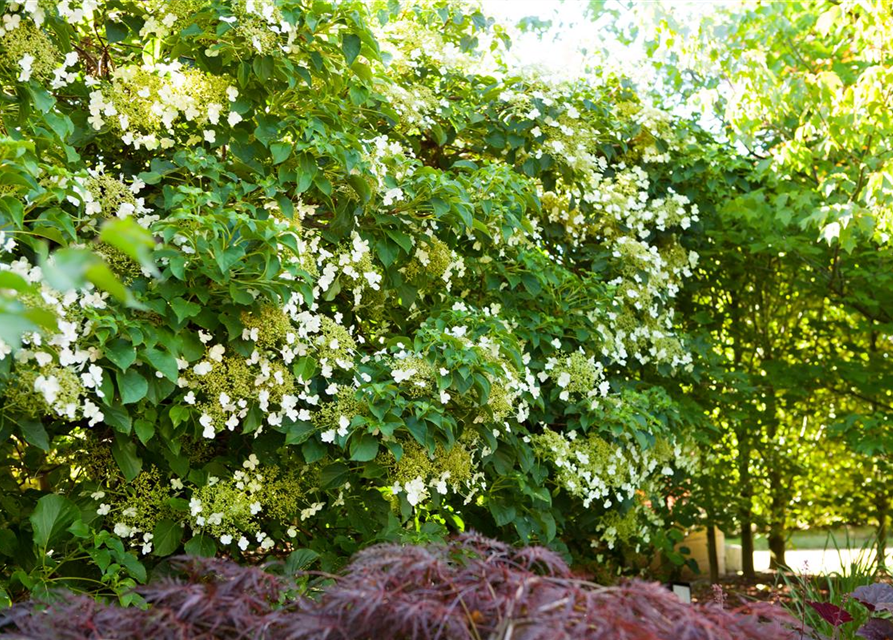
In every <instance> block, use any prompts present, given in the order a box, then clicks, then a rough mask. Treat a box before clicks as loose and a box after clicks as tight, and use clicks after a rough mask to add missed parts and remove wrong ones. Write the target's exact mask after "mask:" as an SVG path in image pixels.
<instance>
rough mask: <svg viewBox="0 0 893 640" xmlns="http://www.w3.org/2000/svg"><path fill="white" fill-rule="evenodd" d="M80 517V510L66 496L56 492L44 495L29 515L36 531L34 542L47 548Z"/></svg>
mask: <svg viewBox="0 0 893 640" xmlns="http://www.w3.org/2000/svg"><path fill="white" fill-rule="evenodd" d="M80 517H81V512H80V510H79V509H78V508H77V506H76V505H75V504H74V503H73V502H72V501H71V500H69V499H68V498H66V497H65V496H60V495H57V494H55V493H51V494H49V495H45V496H43V497H42V498H40V500H38V501H37V506H36V507H35V508H34V511H32V512H31V515H30V516H29V517H28V520H30V521H31V529H32V531H33V532H34V533H33V540H34V544H35V545H37V547H38V548H39V549H42V550H45V549H47V547H48V546H49V544H50V542H53V541H55V540H56V538H58V537H59V535H61V534H62V533H63V532H64V531H65V530H66V529H67V528H68V527H69V526H71V525H72V524H73V523H74V521H75V520H77V519H78V518H80Z"/></svg>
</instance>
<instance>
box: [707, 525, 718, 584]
mask: <svg viewBox="0 0 893 640" xmlns="http://www.w3.org/2000/svg"><path fill="white" fill-rule="evenodd" d="M707 560H708V562H709V564H710V584H716V583H717V582H719V557H718V556H717V549H716V527H715V526H714V525H713V522H712V521H708V522H707Z"/></svg>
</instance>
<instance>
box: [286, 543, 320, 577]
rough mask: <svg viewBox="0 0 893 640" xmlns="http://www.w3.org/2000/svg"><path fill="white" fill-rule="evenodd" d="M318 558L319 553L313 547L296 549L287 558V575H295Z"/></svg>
mask: <svg viewBox="0 0 893 640" xmlns="http://www.w3.org/2000/svg"><path fill="white" fill-rule="evenodd" d="M318 559H319V554H318V553H317V552H316V551H314V550H313V549H295V550H294V551H292V552H291V553H290V554H288V557H287V558H286V559H285V575H286V576H293V575H294V574H296V573H297V572H298V571H301V570H303V569H306V568H307V567H309V566H310V565H311V564H312V563H313V562H315V561H316V560H318Z"/></svg>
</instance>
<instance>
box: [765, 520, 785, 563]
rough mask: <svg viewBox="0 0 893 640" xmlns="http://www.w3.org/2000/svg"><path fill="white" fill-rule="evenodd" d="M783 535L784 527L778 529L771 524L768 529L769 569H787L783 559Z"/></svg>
mask: <svg viewBox="0 0 893 640" xmlns="http://www.w3.org/2000/svg"><path fill="white" fill-rule="evenodd" d="M784 552H785V533H784V527H783V526H781V527H779V526H778V525H777V524H776V523H775V522H773V523H772V524H771V525H770V527H769V568H770V569H781V568H783V567H787V566H788V565H787V563H786V562H785V558H784Z"/></svg>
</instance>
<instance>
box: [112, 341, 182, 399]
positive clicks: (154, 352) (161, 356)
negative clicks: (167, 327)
mask: <svg viewBox="0 0 893 640" xmlns="http://www.w3.org/2000/svg"><path fill="white" fill-rule="evenodd" d="M143 358H145V359H146V360H147V361H148V362H149V364H151V365H152V366H153V367H155V369H156V370H158V371H160V372H161V374H162V375H163V376H164V377H165V378H167V379H168V380H170V381H171V382H176V381H177V379H178V378H179V377H180V370H179V369H178V367H177V358H176V357H175V356H174V355H173V354H171V353H168V352H167V351H161V350H160V349H155V348H154V347H152V348H149V349H146V350H144V351H143ZM125 404H126V403H125Z"/></svg>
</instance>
